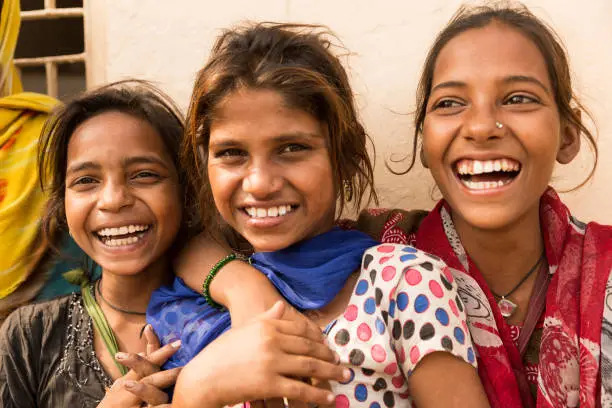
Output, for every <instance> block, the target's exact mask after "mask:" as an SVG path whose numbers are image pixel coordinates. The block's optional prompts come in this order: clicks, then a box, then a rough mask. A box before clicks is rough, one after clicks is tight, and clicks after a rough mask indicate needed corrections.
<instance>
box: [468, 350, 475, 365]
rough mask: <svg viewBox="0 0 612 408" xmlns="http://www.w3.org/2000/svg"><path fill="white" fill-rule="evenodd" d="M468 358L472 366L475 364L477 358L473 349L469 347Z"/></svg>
mask: <svg viewBox="0 0 612 408" xmlns="http://www.w3.org/2000/svg"><path fill="white" fill-rule="evenodd" d="M467 357H468V362H469V363H470V364H472V363H473V362H474V359H475V357H474V350H473V349H472V348H471V347H468V355H467Z"/></svg>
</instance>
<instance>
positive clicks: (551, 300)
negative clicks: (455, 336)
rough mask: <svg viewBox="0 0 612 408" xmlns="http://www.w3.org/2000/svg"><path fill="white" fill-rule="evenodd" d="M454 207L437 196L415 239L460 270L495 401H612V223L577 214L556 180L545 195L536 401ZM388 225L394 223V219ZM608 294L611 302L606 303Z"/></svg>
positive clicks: (544, 405) (585, 407) (585, 406)
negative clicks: (523, 386) (522, 383)
mask: <svg viewBox="0 0 612 408" xmlns="http://www.w3.org/2000/svg"><path fill="white" fill-rule="evenodd" d="M448 211H449V210H448V206H447V205H446V203H445V202H444V201H441V202H440V203H438V205H437V206H436V208H435V209H434V210H433V211H432V212H431V213H430V214H429V215H428V216H427V217H426V218H425V219H424V220H423V222H422V223H421V225H420V227H419V230H418V232H417V234H416V237H415V241H416V242H415V243H416V246H417V247H418V248H420V249H422V250H425V251H427V252H429V253H432V254H435V255H437V256H439V257H441V258H442V259H443V260H444V261H445V262H446V263H447V264H448V265H449V266H450V267H452V268H454V269H456V270H457V273H456V275H455V279H456V280H457V282H458V285H459V289H460V294H461V297H462V299H463V301H464V306H465V308H466V312H467V314H468V324H469V326H470V332H471V335H472V339H473V341H474V343H475V346H476V350H477V352H478V365H479V368H478V370H479V375H480V378H481V380H482V382H483V385H484V387H485V390H486V392H487V395H488V398H489V402H490V403H491V406H492V407H521V406H537V407H538V408H548V407H550V408H553V407H554V408H558V407H572V406H578V404H579V406H580V407H581V408H591V407H599V406H602V401H605V402H604V404H605V405H607V402H608V401H610V403H612V393H611V391H612V390H611V389H610V388H609V385H611V384H608V386H606V384H605V383H609V382H610V381H612V380H608V379H606V377H603V378H604V381H603V382H604V383H603V384H602V381H601V378H602V377H601V376H602V374H601V373H602V369H601V367H600V357H602V358H603V359H604V361H606V360H605V357H606V356H612V350H604V353H603V356H602V355H601V354H602V353H601V352H602V349H601V345H602V341H603V343H604V344H606V345H612V333H610V332H609V331H608V333H607V334H606V333H605V332H606V330H604V331H603V332H602V320H603V321H604V325H605V326H611V327H612V325H611V324H610V323H611V322H612V281H610V282H609V279H610V271H611V269H612V228H611V227H609V226H601V225H598V224H596V223H590V224H588V225H585V224H583V223H581V222H579V221H577V220H575V219H574V218H573V217H572V216H571V214H570V212H569V210H568V209H567V207H566V206H565V205H564V204H563V203H562V202H561V200H560V199H559V197H558V196H557V194H556V193H555V192H554V190H553V189H552V188H549V189H548V190H547V191H546V193H545V194H544V195H543V196H542V198H541V201H540V222H541V223H542V234H543V239H544V244H545V250H546V257H547V260H548V264H549V273H550V284H549V286H548V291H547V294H546V309H545V312H544V313H545V316H544V318H545V319H544V330H543V334H542V340H541V346H540V355H539V374H538V396H537V401H536V402H534V401H533V398H532V397H531V395H530V394H529V393H528V392H525V391H523V392H521V391H520V388H519V385H518V384H519V382H518V381H517V377H516V376H515V374H514V372H515V371H517V372H519V373H522V372H523V365H522V358H521V355H520V353H519V351H518V349H517V347H516V346H515V345H514V342H513V341H512V338H511V335H510V329H509V327H508V325H507V324H506V322H505V321H504V319H503V317H502V316H501V313H500V311H499V308H498V306H497V303H496V302H495V299H494V297H493V294H492V293H491V291H490V290H489V289H488V287H487V285H486V283H485V281H484V279H483V277H482V275H481V274H480V272H479V271H478V269H477V268H476V266H475V265H474V264H473V263H472V261H471V260H470V259H469V256H467V255H466V254H465V252H463V247H462V246H461V242H460V241H459V238H458V236H457V235H456V232H455V231H454V226H453V225H452V220H451V218H450V215H449V213H448ZM385 227H388V228H389V230H392V229H393V226H392V225H386V226H385ZM453 232H454V235H453ZM382 235H383V237H384V236H385V235H386V234H385V233H384V232H383V234H382ZM451 242H452V244H451ZM606 285H607V286H608V291H607V292H606ZM606 298H607V299H609V301H610V302H609V303H610V304H609V305H606V307H604V302H605V299H606ZM602 333H603V334H602ZM602 336H603V339H602ZM606 336H607V337H606ZM604 369H605V367H604ZM522 404H524V405H522Z"/></svg>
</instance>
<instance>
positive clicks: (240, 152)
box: [215, 148, 246, 158]
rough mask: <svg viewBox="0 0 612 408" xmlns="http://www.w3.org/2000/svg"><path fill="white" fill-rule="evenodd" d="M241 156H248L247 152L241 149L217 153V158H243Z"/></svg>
mask: <svg viewBox="0 0 612 408" xmlns="http://www.w3.org/2000/svg"><path fill="white" fill-rule="evenodd" d="M241 156H246V152H245V151H244V150H241V149H235V148H232V149H225V150H220V151H218V152H215V157H217V158H224V157H227V158H235V157H241Z"/></svg>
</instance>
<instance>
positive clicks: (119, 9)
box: [88, 0, 612, 224]
mask: <svg viewBox="0 0 612 408" xmlns="http://www.w3.org/2000/svg"><path fill="white" fill-rule="evenodd" d="M88 3H89V6H90V7H91V9H92V11H94V12H92V13H91V14H90V16H91V17H92V20H91V21H93V24H92V27H93V28H94V30H93V31H94V32H93V34H92V36H93V38H92V43H91V44H93V47H92V48H94V49H93V50H92V51H93V52H94V53H95V54H96V60H97V61H106V62H105V63H98V64H96V66H95V67H93V68H92V77H93V78H94V82H102V81H104V80H116V79H121V78H124V77H126V76H135V77H140V78H147V79H150V80H154V81H157V82H158V83H159V84H160V85H161V86H162V87H163V88H164V89H165V90H166V91H168V92H169V93H170V94H171V95H172V96H173V97H175V98H176V100H177V101H178V102H179V103H180V104H181V105H182V106H184V107H185V106H186V105H187V101H188V98H189V95H190V88H191V85H192V83H193V79H194V74H195V72H196V71H197V70H198V69H199V68H200V67H201V66H202V64H203V62H204V61H205V59H206V57H207V52H208V50H209V49H210V47H211V45H212V42H213V40H214V39H215V36H216V35H217V34H218V33H219V30H220V29H221V28H223V27H227V26H229V25H231V24H233V23H236V22H239V21H241V20H244V19H250V20H274V21H297V22H307V23H320V24H326V25H328V26H329V27H331V28H332V29H333V30H334V31H335V32H336V33H337V34H338V35H339V36H340V38H341V39H342V40H343V42H344V45H345V46H346V47H347V48H348V49H349V50H350V51H351V52H352V55H351V56H350V57H348V58H347V59H346V62H347V66H348V67H350V72H351V79H352V83H353V86H354V90H355V93H356V95H357V101H358V105H359V107H360V110H361V115H362V118H363V120H364V121H365V124H366V126H367V129H368V131H369V133H370V135H371V136H372V138H373V139H374V141H375V144H376V148H377V151H376V153H377V154H376V181H377V183H378V187H379V191H380V195H381V197H382V203H381V204H382V205H383V206H387V207H404V208H430V207H431V206H432V204H433V201H432V196H433V197H434V198H438V197H439V193H437V192H434V183H433V181H432V179H431V177H430V176H429V174H428V173H427V172H426V171H424V170H423V169H421V168H418V169H417V170H415V171H413V172H411V174H409V175H405V176H394V175H391V174H390V173H389V172H388V171H387V170H386V168H385V166H384V161H385V160H386V159H388V158H389V157H390V155H391V154H392V153H394V154H395V155H396V156H395V157H398V156H397V155H398V154H401V153H403V152H408V151H409V148H410V143H411V132H412V127H411V116H410V115H409V114H408V113H409V112H410V111H411V110H412V109H413V107H414V89H415V86H416V82H417V78H418V74H419V70H420V66H421V63H422V61H423V59H424V56H425V53H426V51H427V48H428V46H429V45H430V43H431V41H432V40H433V38H434V36H435V34H436V32H437V31H438V30H439V29H440V28H441V27H442V26H443V25H444V23H445V22H446V21H447V20H448V18H449V17H450V16H451V15H452V14H453V12H454V11H455V10H456V8H457V7H458V6H459V5H460V4H461V2H460V1H455V0H446V1H444V0H426V1H425V0H423V1H414V0H383V1H378V2H374V1H372V0H326V1H322V0H214V1H213V0H205V1H203V0H172V1H160V0H129V1H126V0H89V1H88ZM526 4H527V5H528V6H530V7H531V9H532V10H533V11H534V12H535V13H536V14H537V15H539V16H541V17H543V18H544V19H545V20H547V21H549V22H551V23H552V25H553V26H554V27H555V28H556V29H557V30H558V32H559V33H560V34H561V37H562V38H563V39H564V41H565V43H566V46H567V48H568V50H569V53H570V56H571V61H572V63H573V70H574V73H575V78H576V81H575V83H576V85H577V89H578V91H579V94H580V95H582V97H583V99H584V101H585V102H586V104H587V106H590V107H591V109H592V111H593V113H594V116H595V118H596V119H597V123H598V126H599V134H600V137H599V147H600V153H601V155H600V157H601V158H600V162H599V167H598V170H597V173H596V175H595V178H594V180H593V181H592V182H590V183H589V184H588V185H587V186H585V187H583V188H582V189H580V190H578V191H577V192H573V193H568V194H564V199H565V200H566V202H567V203H568V204H569V205H570V207H571V208H572V209H573V211H574V212H575V214H576V215H577V216H579V217H580V218H582V219H585V220H588V219H591V220H597V221H599V222H603V223H608V224H612V205H610V194H611V193H612V189H611V188H610V183H611V182H612V178H611V177H610V174H612V160H610V158H612V117H611V116H610V115H607V113H608V112H610V111H612V80H610V79H609V78H610V73H611V72H612V47H611V46H610V45H609V44H610V40H611V39H612V25H611V24H609V22H610V19H611V18H612V2H610V1H609V0H589V1H587V2H582V3H580V5H578V3H576V2H575V1H573V0H537V1H536V0H532V1H527V2H526ZM590 163H591V156H590V154H588V151H586V149H583V152H582V153H581V156H580V157H579V158H578V159H577V160H575V161H574V163H572V164H570V165H568V166H564V167H563V168H559V169H558V170H557V172H556V176H555V182H554V185H555V186H557V187H559V188H563V187H566V188H567V187H571V186H574V185H576V184H577V183H578V182H579V181H581V180H582V177H584V176H585V175H586V173H587V171H588V168H589V165H590Z"/></svg>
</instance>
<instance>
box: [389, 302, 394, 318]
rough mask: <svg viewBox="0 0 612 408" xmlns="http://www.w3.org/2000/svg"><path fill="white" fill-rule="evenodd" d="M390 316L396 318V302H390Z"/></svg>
mask: <svg viewBox="0 0 612 408" xmlns="http://www.w3.org/2000/svg"><path fill="white" fill-rule="evenodd" d="M389 316H391V317H395V300H391V302H389Z"/></svg>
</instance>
